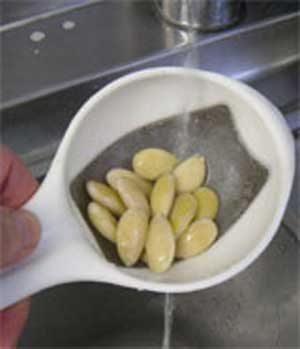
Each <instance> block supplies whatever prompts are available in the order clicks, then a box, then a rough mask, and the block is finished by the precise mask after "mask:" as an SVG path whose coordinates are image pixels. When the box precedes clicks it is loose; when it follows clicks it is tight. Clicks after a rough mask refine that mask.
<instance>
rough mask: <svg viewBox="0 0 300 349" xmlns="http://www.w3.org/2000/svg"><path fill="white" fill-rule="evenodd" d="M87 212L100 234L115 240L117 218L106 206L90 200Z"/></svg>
mask: <svg viewBox="0 0 300 349" xmlns="http://www.w3.org/2000/svg"><path fill="white" fill-rule="evenodd" d="M87 214H88V217H89V220H90V222H91V224H92V225H93V226H94V227H95V228H96V230H97V231H98V232H99V233H100V234H101V235H103V236H104V237H105V238H106V239H108V240H110V241H112V242H115V241H116V230H117V220H116V219H115V217H114V216H113V215H112V214H111V213H110V211H109V210H108V209H107V208H105V207H104V206H101V205H100V204H98V203H96V202H90V203H89V204H88V207H87Z"/></svg>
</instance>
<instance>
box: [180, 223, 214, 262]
mask: <svg viewBox="0 0 300 349" xmlns="http://www.w3.org/2000/svg"><path fill="white" fill-rule="evenodd" d="M217 235H218V228H217V226H216V224H215V223H214V222H213V221H212V220H211V219H208V218H204V219H201V220H197V221H195V222H194V223H193V224H192V225H191V226H190V227H189V228H188V229H187V230H186V231H185V232H184V233H183V234H182V235H181V236H180V238H179V239H178V240H177V242H176V257H177V258H183V259H185V258H190V257H193V256H195V255H197V254H199V253H201V252H203V251H205V250H206V249H208V248H209V247H210V246H211V244H212V243H213V242H214V241H215V240H216V238H217Z"/></svg>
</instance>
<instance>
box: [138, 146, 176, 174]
mask: <svg viewBox="0 0 300 349" xmlns="http://www.w3.org/2000/svg"><path fill="white" fill-rule="evenodd" d="M176 163H177V159H176V157H175V156H174V155H173V154H171V153H169V152H168V151H166V150H164V149H159V148H147V149H143V150H141V151H139V152H138V153H136V154H135V155H134V157H133V161H132V166H133V169H134V171H135V172H136V173H137V174H138V175H139V176H141V177H142V178H145V179H149V180H154V179H157V178H158V177H160V176H161V175H163V174H165V173H167V172H171V171H172V170H173V168H174V167H175V165H176Z"/></svg>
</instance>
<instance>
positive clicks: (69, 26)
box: [62, 21, 76, 30]
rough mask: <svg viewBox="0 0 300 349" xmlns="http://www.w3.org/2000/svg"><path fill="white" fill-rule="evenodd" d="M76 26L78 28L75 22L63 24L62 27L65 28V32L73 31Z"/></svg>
mask: <svg viewBox="0 0 300 349" xmlns="http://www.w3.org/2000/svg"><path fill="white" fill-rule="evenodd" d="M75 26H76V23H75V22H73V21H65V22H63V24H62V27H63V29H65V30H72V29H74V28H75Z"/></svg>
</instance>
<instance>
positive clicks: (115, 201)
mask: <svg viewBox="0 0 300 349" xmlns="http://www.w3.org/2000/svg"><path fill="white" fill-rule="evenodd" d="M86 190H87V192H88V194H89V196H90V197H91V199H92V200H94V201H96V202H98V203H99V204H101V205H103V206H105V207H106V208H108V209H109V210H110V211H111V212H112V213H114V214H115V215H117V216H121V214H122V213H123V212H124V211H125V206H124V204H123V202H122V201H121V198H120V196H119V194H118V193H116V192H115V191H114V190H113V189H111V188H110V187H109V186H108V185H106V184H103V183H101V182H96V181H88V182H87V184H86Z"/></svg>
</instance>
